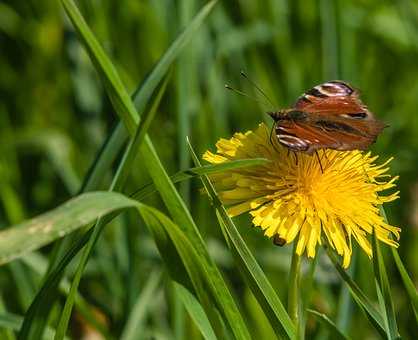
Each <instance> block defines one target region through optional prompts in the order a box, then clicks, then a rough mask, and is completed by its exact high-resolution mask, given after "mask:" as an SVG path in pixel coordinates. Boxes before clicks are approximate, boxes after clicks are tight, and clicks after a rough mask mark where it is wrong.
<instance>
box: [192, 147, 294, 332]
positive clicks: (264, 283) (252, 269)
mask: <svg viewBox="0 0 418 340" xmlns="http://www.w3.org/2000/svg"><path fill="white" fill-rule="evenodd" d="M188 146H189V149H190V153H191V155H192V159H193V161H194V163H195V165H196V166H200V165H201V164H200V161H199V159H198V157H197V156H196V154H195V152H194V150H193V147H192V146H191V144H190V143H188ZM200 178H201V180H202V183H203V185H204V187H205V189H206V192H207V193H208V195H209V197H210V199H211V201H212V203H213V206H214V207H215V209H216V213H217V216H218V220H219V223H220V225H221V228H222V230H223V232H224V235H225V237H226V239H227V242H228V245H229V246H230V248H231V250H232V252H233V253H234V255H235V259H236V260H237V262H238V265H239V266H240V268H241V270H242V272H243V273H244V277H245V279H246V280H247V281H248V284H249V286H250V288H251V290H252V292H253V294H254V296H255V297H256V299H257V301H258V302H259V304H260V306H261V307H262V308H263V311H264V312H265V314H266V316H267V317H268V318H269V320H270V322H271V325H272V327H273V329H274V330H275V332H276V333H277V335H278V336H279V337H286V336H287V337H289V338H290V339H292V338H293V337H294V336H295V326H294V324H293V323H292V321H291V320H290V317H289V315H288V314H287V312H286V310H285V308H284V306H283V304H282V303H281V301H280V299H279V297H278V296H277V294H276V292H275V291H274V289H273V287H272V286H271V284H270V282H269V281H268V279H267V277H266V276H265V274H264V272H263V270H262V269H261V267H260V266H259V264H258V263H257V261H256V259H255V258H254V256H253V255H252V254H251V252H250V250H249V248H248V247H247V245H246V244H245V242H244V240H243V239H242V237H241V235H240V234H239V232H238V229H237V228H236V226H235V224H234V222H233V221H232V220H231V218H230V217H229V216H228V213H227V212H226V209H225V208H224V206H223V205H222V202H221V201H220V199H219V197H218V195H217V194H216V191H215V188H214V187H213V185H212V183H211V182H210V180H209V178H208V177H207V176H206V175H202V176H201V177H200Z"/></svg>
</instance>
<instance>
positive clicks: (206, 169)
mask: <svg viewBox="0 0 418 340" xmlns="http://www.w3.org/2000/svg"><path fill="white" fill-rule="evenodd" d="M268 162H269V160H267V159H264V158H252V159H240V160H236V161H230V162H224V163H220V164H211V165H203V166H198V167H193V168H190V169H187V170H183V171H179V172H177V173H175V174H174V175H171V176H170V180H171V182H173V183H179V182H182V181H185V180H188V179H191V178H194V177H198V176H201V175H205V174H207V175H208V174H214V173H219V172H224V171H227V170H234V169H241V168H247V167H251V166H257V165H263V164H266V163H268ZM156 191H157V189H156V187H155V185H154V184H153V183H150V184H148V185H146V186H144V187H142V188H141V189H139V190H137V191H135V192H134V193H132V194H131V196H132V197H134V198H136V199H138V200H142V199H144V198H145V197H147V196H148V195H150V194H152V193H154V192H156Z"/></svg>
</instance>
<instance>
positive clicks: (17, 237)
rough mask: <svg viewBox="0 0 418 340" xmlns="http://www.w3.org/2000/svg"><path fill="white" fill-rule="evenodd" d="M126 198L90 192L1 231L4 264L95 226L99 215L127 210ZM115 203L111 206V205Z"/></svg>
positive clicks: (0, 260)
mask: <svg viewBox="0 0 418 340" xmlns="http://www.w3.org/2000/svg"><path fill="white" fill-rule="evenodd" d="M126 200H127V199H126V197H124V196H122V195H116V194H115V195H110V196H107V195H106V193H105V192H96V193H86V194H83V195H81V196H78V197H76V198H74V199H71V200H69V201H67V202H66V203H64V204H62V205H60V206H59V207H57V208H55V209H53V210H51V211H49V212H47V213H44V214H42V215H39V216H37V217H35V218H32V219H30V220H27V221H25V222H22V223H19V224H17V225H15V226H12V227H9V228H8V229H6V230H3V231H1V232H0V264H5V263H7V262H10V261H11V260H13V259H16V258H18V257H21V256H22V255H24V254H26V253H28V252H30V251H32V250H35V249H38V248H40V247H42V246H44V245H46V244H48V243H50V242H52V241H54V240H56V239H57V238H61V237H63V236H64V235H67V234H68V233H71V232H72V231H74V230H76V229H78V228H80V227H83V226H85V225H88V224H90V223H92V222H93V221H94V220H95V219H96V218H97V217H98V216H100V215H106V214H108V213H110V212H113V211H117V210H119V209H122V208H125V207H126ZM110 203H111V204H110Z"/></svg>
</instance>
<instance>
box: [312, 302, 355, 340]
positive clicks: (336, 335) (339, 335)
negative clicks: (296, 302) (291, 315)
mask: <svg viewBox="0 0 418 340" xmlns="http://www.w3.org/2000/svg"><path fill="white" fill-rule="evenodd" d="M306 311H307V312H308V313H311V314H312V315H315V317H316V318H317V319H318V320H319V321H320V322H321V323H322V324H324V325H325V326H326V327H327V328H328V329H329V331H330V332H331V339H339V340H350V337H348V336H347V335H345V334H344V333H343V332H341V331H340V330H339V329H338V327H337V325H336V324H335V323H334V322H333V321H332V320H331V319H330V318H329V317H328V316H326V315H325V314H324V313H320V312H318V311H316V310H313V309H307V310H306Z"/></svg>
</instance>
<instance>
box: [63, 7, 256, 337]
mask: <svg viewBox="0 0 418 340" xmlns="http://www.w3.org/2000/svg"><path fill="white" fill-rule="evenodd" d="M64 3H65V4H66V5H68V6H69V8H68V9H67V11H68V12H69V13H70V15H72V16H74V17H75V18H76V19H77V21H76V20H74V19H73V23H74V24H78V25H81V27H82V28H83V30H81V29H80V28H79V29H78V30H79V32H80V33H81V34H83V33H84V34H85V35H86V37H87V38H89V39H87V38H86V37H84V38H83V39H84V42H85V43H87V44H89V43H90V44H92V46H89V47H88V51H89V52H90V53H95V52H97V48H99V47H100V46H98V45H94V40H93V39H94V37H92V36H89V35H88V34H87V33H86V32H87V31H88V28H87V25H85V23H84V20H82V19H79V18H77V16H78V15H79V12H78V10H77V9H76V7H75V6H72V5H73V3H72V2H70V1H65V2H64ZM213 5H214V2H211V3H209V4H208V5H206V6H205V8H206V9H207V8H208V7H209V8H211V7H213ZM84 26H86V27H84ZM99 58H100V59H102V58H106V57H105V56H104V55H102V54H98V55H95V56H93V60H96V59H99ZM94 64H95V66H96V67H98V68H101V67H107V66H108V65H107V64H106V63H104V62H101V63H100V62H96V63H94ZM98 71H99V73H100V74H101V75H102V76H104V77H113V78H112V79H106V80H105V84H106V90H107V91H108V94H109V96H110V97H111V98H112V97H115V96H116V97H118V98H113V99H112V103H114V105H115V108H116V110H117V111H118V114H119V115H120V117H121V119H123V120H125V121H124V124H125V126H126V127H127V129H128V131H129V132H130V133H131V134H132V133H133V132H134V130H133V129H134V126H133V125H132V122H134V123H135V121H137V120H139V117H138V115H137V114H136V111H135V110H134V109H133V104H132V102H130V100H127V98H128V99H129V97H128V96H127V95H126V94H125V93H124V92H123V87H121V86H118V82H116V81H115V80H114V77H115V74H113V73H112V72H110V71H109V70H103V69H100V70H98ZM127 115H129V117H128V118H127ZM142 149H143V150H142V156H143V159H144V163H145V164H146V166H147V168H148V171H149V172H150V175H151V177H152V178H153V180H154V182H155V183H156V186H157V188H158V190H159V192H160V194H161V196H162V198H163V201H164V202H165V204H166V206H167V208H168V209H169V210H170V213H171V214H172V216H173V218H174V220H175V221H176V222H177V223H178V224H179V225H181V226H182V227H183V228H185V229H186V233H187V235H188V237H190V238H191V240H192V241H193V242H194V244H197V250H198V252H200V255H201V256H202V258H203V259H204V260H205V266H206V268H205V269H206V270H208V271H209V272H210V273H211V275H210V280H211V283H212V285H211V287H212V288H213V295H214V298H215V299H216V301H217V303H218V306H219V307H220V310H221V312H222V313H223V315H224V316H225V318H226V319H227V320H228V325H229V327H230V328H231V329H232V331H233V333H234V334H235V336H236V337H239V338H249V333H248V330H247V328H246V326H245V323H244V321H243V319H242V316H241V315H240V312H239V310H238V308H237V306H236V305H235V302H234V301H233V299H232V296H231V294H230V292H229V290H228V288H227V286H226V284H225V282H224V280H223V278H222V276H221V275H220V272H219V270H218V269H217V268H216V266H215V264H214V263H213V262H212V260H211V259H210V257H209V254H208V252H207V250H206V246H205V245H204V243H203V240H202V238H201V236H200V234H199V232H198V230H197V227H196V225H195V224H194V222H193V220H192V219H191V216H190V213H189V212H188V211H187V209H186V207H185V205H184V202H183V201H182V200H181V198H180V196H179V194H178V192H177V191H176V190H175V188H174V186H173V184H172V183H171V182H170V180H169V177H168V176H167V174H166V172H165V170H164V168H163V167H162V165H161V162H160V160H159V158H158V156H157V154H156V153H155V150H154V148H153V145H152V143H151V140H150V139H149V138H147V137H146V138H145V144H144V146H143V148H142ZM160 184H162V186H161V187H159V185H160Z"/></svg>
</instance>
